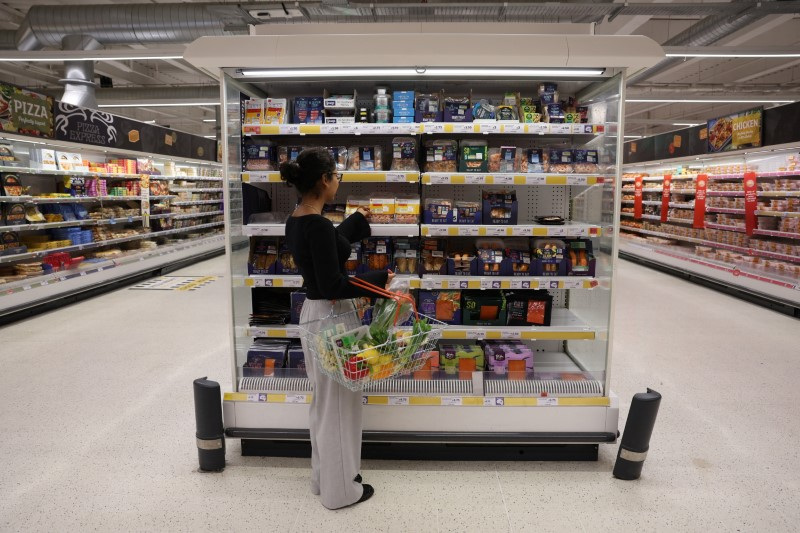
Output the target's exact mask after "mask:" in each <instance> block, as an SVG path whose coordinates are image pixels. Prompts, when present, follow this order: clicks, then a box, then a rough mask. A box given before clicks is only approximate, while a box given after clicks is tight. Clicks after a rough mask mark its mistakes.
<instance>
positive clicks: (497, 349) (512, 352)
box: [479, 340, 533, 374]
mask: <svg viewBox="0 0 800 533" xmlns="http://www.w3.org/2000/svg"><path fill="white" fill-rule="evenodd" d="M479 344H480V345H481V346H482V347H483V353H484V355H485V356H486V364H487V366H488V368H489V370H490V371H492V372H494V373H495V374H505V373H507V372H508V367H509V362H514V361H515V362H522V363H523V366H524V369H525V370H526V371H527V372H532V371H533V350H531V349H530V347H528V346H527V345H526V344H525V343H523V342H521V341H510V340H509V341H500V340H482V341H480V342H479Z"/></svg>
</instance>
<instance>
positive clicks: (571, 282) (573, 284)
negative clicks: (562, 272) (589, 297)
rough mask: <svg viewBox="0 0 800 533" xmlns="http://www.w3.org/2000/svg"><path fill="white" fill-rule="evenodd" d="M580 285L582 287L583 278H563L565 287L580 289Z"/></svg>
mask: <svg viewBox="0 0 800 533" xmlns="http://www.w3.org/2000/svg"><path fill="white" fill-rule="evenodd" d="M581 287H583V280H581V279H568V280H564V288H565V289H580V288H581Z"/></svg>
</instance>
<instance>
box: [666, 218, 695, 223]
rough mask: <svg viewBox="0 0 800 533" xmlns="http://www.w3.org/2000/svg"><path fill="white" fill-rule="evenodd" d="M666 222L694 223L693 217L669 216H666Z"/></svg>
mask: <svg viewBox="0 0 800 533" xmlns="http://www.w3.org/2000/svg"><path fill="white" fill-rule="evenodd" d="M667 222H669V223H671V224H694V219H692V218H677V217H669V218H667Z"/></svg>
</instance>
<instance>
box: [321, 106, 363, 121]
mask: <svg viewBox="0 0 800 533" xmlns="http://www.w3.org/2000/svg"><path fill="white" fill-rule="evenodd" d="M355 123H356V111H355V109H352V110H347V109H326V110H325V124H355Z"/></svg>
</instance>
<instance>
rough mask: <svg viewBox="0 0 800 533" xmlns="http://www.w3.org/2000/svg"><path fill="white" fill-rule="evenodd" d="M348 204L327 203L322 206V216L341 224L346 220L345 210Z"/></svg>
mask: <svg viewBox="0 0 800 533" xmlns="http://www.w3.org/2000/svg"><path fill="white" fill-rule="evenodd" d="M346 210H347V206H346V205H345V204H333V205H329V204H325V205H324V206H323V207H322V216H324V217H325V218H327V219H328V220H330V221H331V222H333V223H334V224H341V223H342V222H344V218H345V212H346Z"/></svg>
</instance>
